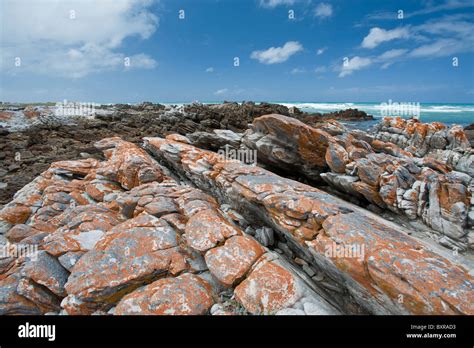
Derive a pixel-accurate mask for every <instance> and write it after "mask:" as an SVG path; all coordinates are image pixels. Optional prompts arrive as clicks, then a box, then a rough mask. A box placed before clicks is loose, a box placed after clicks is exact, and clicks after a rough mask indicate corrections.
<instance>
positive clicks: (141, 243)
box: [0, 136, 339, 315]
mask: <svg viewBox="0 0 474 348" xmlns="http://www.w3.org/2000/svg"><path fill="white" fill-rule="evenodd" d="M170 139H177V140H181V141H185V139H184V138H183V137H179V136H176V137H170ZM96 145H97V147H98V148H100V149H101V150H103V151H104V152H105V153H106V156H105V157H106V160H105V161H102V162H101V161H97V160H89V159H87V160H78V161H62V162H58V163H54V164H53V165H52V166H51V167H50V168H49V169H48V170H46V171H45V172H43V173H42V174H41V176H39V177H38V178H36V179H35V180H34V181H33V182H32V183H30V184H28V185H27V186H25V187H24V188H23V189H22V190H20V191H19V192H18V193H17V195H16V196H15V198H14V200H13V201H12V202H11V203H9V204H8V205H7V206H6V207H4V209H2V210H1V211H0V216H1V217H2V223H3V225H2V228H3V230H2V235H5V236H6V238H5V239H4V240H2V244H3V243H5V242H7V241H8V242H9V243H16V244H11V245H12V246H13V247H15V248H23V249H24V248H26V246H25V245H30V246H31V247H34V248H33V250H30V251H29V253H27V255H26V256H23V255H12V256H8V257H6V258H2V259H0V261H1V262H0V288H1V291H0V313H1V314H45V313H49V312H56V313H57V312H59V311H61V313H63V314H70V315H77V314H93V313H96V314H97V313H107V312H110V313H114V314H159V315H161V314H175V315H182V314H208V313H209V311H210V308H211V307H212V305H214V304H218V305H220V306H221V307H222V308H223V310H222V311H224V312H226V313H228V314H242V313H255V310H254V309H255V308H258V307H259V306H260V304H261V303H266V302H265V301H266V300H265V298H266V297H265V296H267V295H266V292H265V291H263V292H262V293H261V295H260V296H257V297H245V299H243V298H244V297H242V300H239V299H238V298H237V295H236V294H235V300H232V299H231V297H233V296H234V289H235V288H236V287H237V286H239V284H242V283H243V282H245V280H246V279H247V278H249V277H253V278H255V277H256V276H258V274H257V275H253V276H252V274H253V272H255V271H256V269H254V268H253V266H254V265H255V264H257V263H262V262H264V261H263V260H267V259H269V258H271V259H272V262H275V263H279V264H280V267H281V269H282V272H286V273H285V274H286V275H287V277H290V278H291V279H292V282H295V284H296V283H298V284H299V285H298V286H299V288H298V289H299V291H300V293H301V294H300V295H299V296H291V297H289V298H287V299H285V301H275V302H274V303H272V304H271V305H270V306H267V305H266V304H265V306H266V307H265V313H275V312H278V311H282V310H283V311H284V310H295V308H303V306H304V305H305V304H306V306H310V307H311V306H312V307H315V308H318V310H319V311H320V313H321V314H338V313H339V310H338V309H337V307H336V306H334V305H333V304H330V303H329V302H327V301H326V300H325V299H324V298H322V297H321V295H319V294H318V293H316V292H315V291H314V289H313V287H312V285H311V284H310V283H308V282H305V281H304V280H303V278H302V276H301V275H299V274H298V273H297V272H295V271H294V270H293V269H292V268H291V267H290V265H289V264H285V261H284V260H283V259H282V258H281V256H279V255H278V254H273V253H271V252H270V251H269V250H268V249H266V248H265V247H264V246H262V245H260V244H259V243H258V242H257V241H256V240H255V239H254V238H253V237H251V236H250V235H247V234H245V233H244V232H243V230H242V228H241V227H242V226H244V225H245V226H246V225H247V223H246V222H245V219H244V218H243V217H242V216H241V215H239V214H238V213H237V212H235V211H232V210H231V209H230V208H229V207H225V209H224V208H223V210H222V209H220V206H219V204H218V202H217V201H216V200H215V198H213V197H212V196H210V195H209V194H206V193H204V192H203V191H201V190H199V189H196V188H194V187H191V186H189V185H187V184H184V183H183V182H179V181H177V180H175V179H173V178H171V177H169V176H167V175H166V174H165V172H168V170H167V169H166V168H164V167H162V166H161V165H159V164H158V163H157V162H156V161H155V160H154V159H153V158H152V157H151V156H149V155H148V154H147V153H146V152H145V151H144V150H142V149H140V148H138V147H137V146H136V145H133V144H131V143H127V142H125V141H123V140H121V139H119V138H106V139H103V140H101V141H99V142H97V144H96ZM98 181H102V182H104V183H105V184H97V182H98ZM91 185H94V190H92V191H91ZM241 225H242V226H241ZM26 243H30V244H26ZM3 246H7V245H6V244H4V245H2V247H3ZM270 281H273V287H278V286H284V282H283V280H280V279H279V278H277V277H276V278H275V279H274V280H271V279H269V282H270ZM269 284H270V283H269ZM242 288H243V287H242ZM224 292H225V293H226V294H227V295H225V296H224V297H223V295H221V294H222V293H224ZM229 294H230V295H229ZM262 301H263V302H262Z"/></svg>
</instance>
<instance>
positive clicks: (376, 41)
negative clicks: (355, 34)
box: [361, 27, 410, 48]
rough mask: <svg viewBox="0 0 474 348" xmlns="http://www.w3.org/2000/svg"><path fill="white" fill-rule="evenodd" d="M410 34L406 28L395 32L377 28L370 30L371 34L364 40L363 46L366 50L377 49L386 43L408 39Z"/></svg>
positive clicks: (394, 30)
mask: <svg viewBox="0 0 474 348" xmlns="http://www.w3.org/2000/svg"><path fill="white" fill-rule="evenodd" d="M409 34H410V33H409V30H408V28H406V27H402V28H396V29H393V30H385V29H381V28H377V27H375V28H372V29H370V32H369V34H368V35H367V36H366V37H365V38H364V40H363V41H362V44H361V46H362V47H364V48H375V47H377V46H378V45H380V44H381V43H383V42H386V41H391V40H395V39H402V38H408V37H409Z"/></svg>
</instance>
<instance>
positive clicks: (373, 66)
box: [0, 0, 474, 103]
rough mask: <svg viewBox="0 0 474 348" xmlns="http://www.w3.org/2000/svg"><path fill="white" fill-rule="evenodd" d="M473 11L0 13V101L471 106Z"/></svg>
mask: <svg viewBox="0 0 474 348" xmlns="http://www.w3.org/2000/svg"><path fill="white" fill-rule="evenodd" d="M473 81H474V1H473V0H439V1H434V0H433V1H423V0H422V1H414V0H396V1H391V0H384V1H378V0H364V1H362V0H334V1H330V0H325V1H316V0H0V101H11V102H40V101H42V102H44V101H52V102H58V101H63V100H64V99H66V100H69V101H77V102H95V103H117V102H122V103H136V102H142V101H152V102H168V103H172V102H191V101H195V100H197V101H202V102H205V101H207V102H210V101H224V100H232V101H243V100H253V101H280V102H283V101H286V102H291V101H293V102H377V103H380V102H385V101H388V100H393V101H398V102H402V101H403V102H423V103H474V82H473Z"/></svg>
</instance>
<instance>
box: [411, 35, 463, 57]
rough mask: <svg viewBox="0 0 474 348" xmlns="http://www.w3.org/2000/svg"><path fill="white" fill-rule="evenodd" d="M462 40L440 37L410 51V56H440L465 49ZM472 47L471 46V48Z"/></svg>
mask: <svg viewBox="0 0 474 348" xmlns="http://www.w3.org/2000/svg"><path fill="white" fill-rule="evenodd" d="M467 49H468V48H467V47H465V45H464V44H463V42H462V41H459V40H455V39H440V40H438V41H435V42H433V43H430V44H426V45H422V46H420V47H417V48H415V49H414V50H412V51H411V52H410V56H411V57H442V56H449V55H451V54H454V53H459V52H462V51H463V50H467ZM471 49H472V48H471Z"/></svg>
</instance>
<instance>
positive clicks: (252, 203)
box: [0, 103, 474, 315]
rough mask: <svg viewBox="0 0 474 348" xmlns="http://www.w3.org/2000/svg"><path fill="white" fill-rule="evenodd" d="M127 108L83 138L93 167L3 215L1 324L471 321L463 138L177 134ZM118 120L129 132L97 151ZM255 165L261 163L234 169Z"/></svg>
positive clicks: (218, 121)
mask: <svg viewBox="0 0 474 348" xmlns="http://www.w3.org/2000/svg"><path fill="white" fill-rule="evenodd" d="M115 108H116V110H117V111H116V113H114V114H104V115H102V116H101V117H99V119H96V120H92V121H90V122H87V123H84V125H87V127H90V128H87V129H88V130H90V131H91V133H90V134H89V133H87V132H86V131H85V130H84V133H81V132H82V131H80V132H78V133H76V135H75V136H76V137H77V141H78V142H80V141H81V140H80V139H79V138H80V137H81V136H84V137H86V141H85V142H84V143H86V144H87V145H83V146H87V151H84V152H87V154H86V155H84V156H77V157H78V158H76V159H74V160H72V159H70V158H59V160H58V161H54V162H53V163H51V164H48V165H47V168H44V169H43V170H42V172H41V174H40V175H37V176H36V177H35V178H34V179H33V180H31V182H29V183H27V184H26V185H25V186H24V187H23V188H21V189H20V190H18V191H17V192H16V194H15V195H14V197H13V199H12V200H11V201H9V202H8V203H7V204H5V205H4V206H3V208H2V209H1V210H0V248H1V249H0V250H1V251H2V253H1V254H0V314H47V313H48V314H64V315H77V314H87V315H90V314H102V315H153V314H158V315H162V314H170V315H182V314H191V315H196V314H211V315H238V314H285V315H289V314H300V315H304V314H318V315H331V314H471V315H472V314H474V308H473V307H472V303H474V287H473V276H472V271H470V267H471V259H470V257H471V255H472V248H473V245H472V243H473V240H472V237H473V234H472V232H473V230H472V227H473V220H474V219H473V217H474V216H473V215H474V214H473V212H474V210H473V203H474V199H473V197H472V190H473V184H474V182H473V180H472V177H473V173H472V169H473V168H472V160H473V150H472V148H471V147H470V145H469V141H468V139H467V137H466V134H465V133H464V132H463V130H462V129H460V128H459V127H450V128H448V127H445V126H443V125H441V124H429V125H424V124H422V123H419V122H416V121H404V120H401V119H388V118H387V119H384V120H383V122H382V123H381V124H380V125H379V126H378V128H377V129H376V132H375V133H373V134H370V133H366V132H362V131H357V130H352V131H350V130H348V129H346V127H345V126H344V125H342V124H341V123H339V122H338V121H337V120H334V119H331V120H323V119H315V118H314V117H309V115H307V114H304V113H301V112H299V111H298V110H289V109H287V108H285V107H282V106H276V105H272V104H261V105H258V106H257V105H255V104H253V103H245V104H244V105H243V106H239V105H238V104H233V103H226V104H224V105H220V106H205V107H204V106H202V105H198V104H195V105H191V106H187V107H186V111H185V114H186V115H187V116H186V117H185V119H184V120H183V119H181V121H179V122H178V121H176V122H174V121H173V120H174V117H176V120H179V117H178V115H177V114H175V113H176V109H169V108H166V107H164V106H160V105H154V104H151V103H144V104H142V105H139V106H128V105H116V106H115ZM227 111H231V114H227V113H226V112H227ZM275 112H278V113H284V114H286V116H285V115H281V114H274V113H275ZM142 113H149V114H150V119H148V120H143V119H140V115H141V114H142ZM262 113H265V114H267V113H268V114H267V115H263V114H262ZM235 114H239V115H240V116H241V117H240V119H239V120H237V121H235V120H234V119H233V118H232V117H231V116H230V115H235ZM348 114H349V116H347V117H352V116H350V115H352V114H354V115H356V116H355V117H363V115H359V113H357V112H355V111H350V112H349V113H348ZM262 115H263V116H262ZM343 115H345V114H343ZM290 116H293V117H290ZM336 116H338V115H336ZM338 117H342V116H341V115H339V116H338ZM100 118H102V120H101V119H100ZM105 119H107V120H109V121H110V122H111V123H112V125H111V126H110V127H111V129H114V130H116V132H115V131H114V133H118V134H114V136H112V137H110V136H100V137H98V135H108V134H109V133H108V131H107V132H106V131H105V130H104V128H101V127H103V126H99V125H100V124H101V122H106V121H105ZM158 119H159V120H161V121H163V122H162V123H161V124H160V125H159V126H158V125H157V124H155V123H153V122H152V125H148V124H147V122H150V120H158ZM80 122H82V121H80ZM191 122H193V123H191ZM127 123H128V124H129V125H131V124H132V123H133V124H134V125H135V126H127ZM249 123H250V125H249ZM137 124H140V126H136V125H137ZM147 125H148V128H149V130H148V131H145V129H146V128H147ZM156 127H159V128H156ZM119 129H121V131H118V130H119ZM131 129H132V130H133V131H130V130H131ZM62 131H64V128H62V129H59V130H57V131H55V132H58V133H57V135H58V137H59V134H60V132H62ZM48 132H49V131H48ZM94 132H97V133H94ZM121 132H123V133H124V134H128V135H129V136H130V134H132V135H131V136H132V137H133V141H134V142H135V143H133V142H130V141H127V140H124V139H122V138H121V137H119V136H117V135H121V134H122V133H121ZM153 133H154V134H153ZM51 134H52V133H51ZM87 134H88V135H87ZM150 135H153V136H150ZM157 135H162V136H161V137H159V136H157ZM143 136H145V137H143ZM5 137H6V138H8V139H17V141H19V142H26V143H27V142H28V140H26V139H24V138H23V137H22V135H21V134H19V133H18V132H12V133H8V134H6V136H5ZM31 137H32V138H33V135H31ZM94 137H95V139H94ZM99 139H101V140H99ZM74 141H76V140H74ZM64 142H67V139H65V140H64ZM138 143H140V145H138ZM39 146H41V145H39ZM223 149H225V150H226V151H228V152H225V154H224V155H223V154H222V152H221V150H223ZM36 150H37V151H40V149H39V148H38V149H35V151H36ZM8 151H10V150H8ZM230 151H234V152H230ZM238 151H242V152H238ZM249 151H255V153H256V155H257V157H256V158H253V157H251V158H253V159H254V160H257V163H250V164H249V165H247V164H244V163H242V162H241V161H239V159H240V158H228V155H229V154H231V153H237V154H248V152H249ZM74 153H75V152H74ZM237 157H238V156H237ZM33 162H34V160H33ZM33 162H31V163H33ZM250 162H251V161H250ZM45 164H46V162H45V163H44V164H43V165H45ZM291 178H293V179H298V180H300V181H297V180H292V179H291ZM304 182H306V183H304ZM318 185H321V187H322V188H324V189H326V188H327V186H328V185H329V187H330V188H331V189H332V190H333V191H334V192H338V193H340V194H341V196H343V195H349V196H352V198H353V199H352V201H353V203H357V204H353V203H349V202H347V201H346V200H343V199H341V198H339V197H336V196H335V195H332V194H330V193H328V192H325V191H323V190H321V189H319V188H317V187H316V186H318ZM369 204H370V205H372V206H374V207H375V206H376V207H378V208H379V209H380V210H384V211H386V210H388V211H391V212H392V213H393V214H394V215H397V216H401V217H404V218H406V219H411V220H413V221H420V222H422V223H424V224H425V225H426V226H427V228H432V229H433V230H434V231H437V232H438V233H439V234H440V235H442V238H441V239H440V240H439V243H440V244H442V245H444V246H447V247H449V248H450V249H453V248H455V250H456V254H454V253H451V252H447V250H448V249H446V248H444V247H442V246H439V245H437V244H431V243H427V242H425V241H423V240H421V239H419V238H418V237H417V236H416V235H415V233H414V232H415V231H414V228H412V227H402V226H400V225H399V224H398V223H396V222H391V221H388V220H386V219H384V218H383V217H381V216H378V215H376V214H374V213H373V212H370V211H368V210H366V209H364V208H365V207H366V206H367V205H369ZM457 252H459V254H457Z"/></svg>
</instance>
